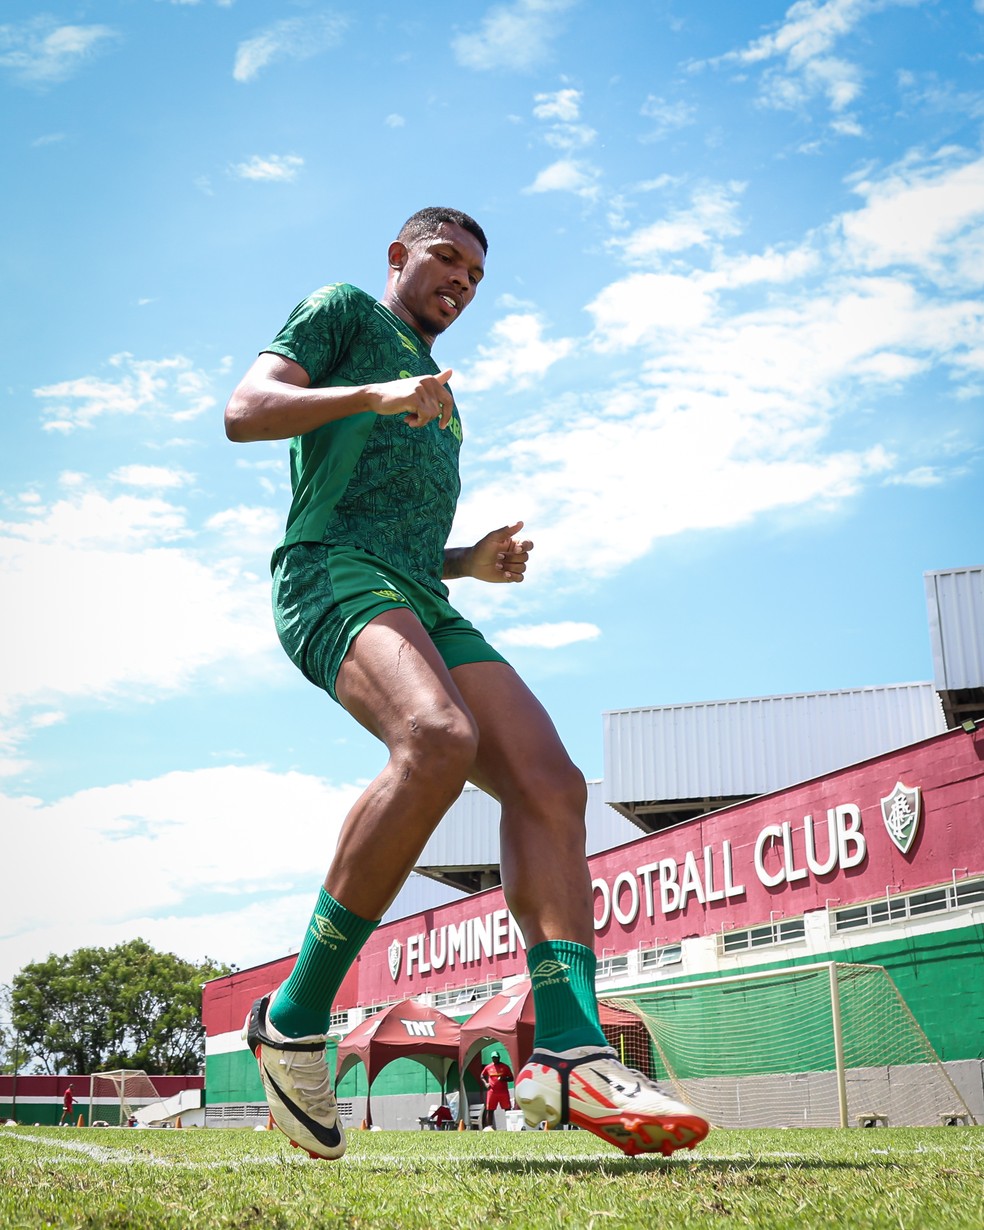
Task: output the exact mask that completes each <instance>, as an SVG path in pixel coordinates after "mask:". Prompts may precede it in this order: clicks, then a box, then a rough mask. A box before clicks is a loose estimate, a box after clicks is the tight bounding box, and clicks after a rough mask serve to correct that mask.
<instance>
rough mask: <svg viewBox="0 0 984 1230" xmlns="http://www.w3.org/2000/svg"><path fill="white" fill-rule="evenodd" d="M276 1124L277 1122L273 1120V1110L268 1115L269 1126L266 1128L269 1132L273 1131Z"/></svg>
mask: <svg viewBox="0 0 984 1230" xmlns="http://www.w3.org/2000/svg"><path fill="white" fill-rule="evenodd" d="M275 1126H276V1124H275V1123H274V1122H273V1111H270V1113H269V1114H268V1115H267V1126H266V1130H267V1131H268V1132H272V1131H273V1129H274V1127H275Z"/></svg>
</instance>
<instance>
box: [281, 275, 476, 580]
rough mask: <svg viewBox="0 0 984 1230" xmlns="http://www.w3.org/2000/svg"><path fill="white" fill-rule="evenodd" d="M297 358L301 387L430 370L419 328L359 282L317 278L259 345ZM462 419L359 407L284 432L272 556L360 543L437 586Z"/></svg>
mask: <svg viewBox="0 0 984 1230" xmlns="http://www.w3.org/2000/svg"><path fill="white" fill-rule="evenodd" d="M265 349H266V350H268V351H271V352H272V353H274V354H280V355H284V356H285V357H286V358H288V359H292V360H293V361H294V362H295V363H299V364H300V366H301V367H303V368H304V370H305V371H306V372H307V374H308V377H309V379H310V382H311V387H312V388H332V387H337V386H358V385H363V384H379V383H383V382H385V381H388V380H397V379H400V378H401V377H405V376H427V375H437V373H438V372H439V371H440V370H441V369H440V368H439V367H438V365H437V364H436V363H435V362H434V360H433V359H432V358H431V354H430V348H429V347H428V345H427V343H426V342H425V341H424V340H423V339H422V338H421V337H420V335H419V334H418V333H417V332H416V331H415V330H414V329H412V328H411V327H410V325H408V324H405V323H404V322H403V321H402V320H401V319H400V318H399V317H398V316H396V315H395V314H394V313H393V312H391V311H390V310H389V308H387V307H385V306H384V305H383V304H381V303H379V302H377V301H376V300H375V299H373V298H372V296H371V295H367V294H366V293H365V291H362V290H359V289H358V288H357V287H355V286H349V285H348V284H346V283H338V284H336V285H333V286H324V287H322V288H321V290H318V291H315V292H314V294H313V295H310V296H309V297H308V298H307V299H305V300H304V302H303V303H300V304H298V306H297V307H296V308H295V309H294V311H293V312H292V313H291V315H290V318H289V319H288V321H287V323H286V324H285V325H284V327H283V328H282V329H281V330H280V332H279V333H278V334H277V336H276V337H275V338H274V340H273V342H272V343H271V344H270V345H269V346H267V347H265ZM460 448H461V420H460V419H459V417H458V412H457V410H455V411H454V412H453V415H452V418H451V421H450V423H449V424H448V426H447V427H446V428H445V429H444V430H443V431H442V430H441V429H440V428H439V427H438V425H437V422H436V421H435V422H431V423H428V424H427V426H426V427H408V426H407V425H406V423H405V422H404V421H403V416H402V415H381V414H373V413H372V412H371V411H368V412H366V413H363V414H353V415H350V416H349V417H348V418H343V419H338V420H337V421H335V422H331V423H325V424H324V425H323V426H322V427H317V428H315V429H314V431H309V432H307V433H306V434H305V435H303V436H295V437H294V439H293V440H291V442H290V481H291V490H292V491H293V500H292V503H291V507H290V513H289V515H288V518H287V531H286V533H285V534H284V537H283V539H282V541H281V543H280V546H279V547H278V549H277V553H276V554H275V555H274V560H275V561H276V559H277V558H278V555H279V552H280V550H281V548H283V547H286V546H289V545H290V544H292V543H297V542H322V543H326V544H328V545H331V546H349V547H359V548H361V549H362V550H364V551H370V552H372V554H373V555H376V556H378V557H379V558H380V559H382V560H385V561H387V562H388V563H392V564H393V565H395V566H397V567H399V568H401V569H402V570H403V571H404V572H407V573H409V575H410V576H412V577H413V578H414V579H415V580H417V581H419V582H420V583H421V584H422V585H426V586H428V587H429V588H431V589H433V590H436V591H437V592H439V593H442V594H447V588H446V587H445V586H444V584H443V583H442V581H441V573H442V571H443V567H444V547H445V545H446V544H447V540H448V535H449V534H450V532H451V522H452V520H453V518H454V510H455V505H456V504H457V500H458V493H459V491H460V490H461V482H460V479H459V477H458V452H459V450H460Z"/></svg>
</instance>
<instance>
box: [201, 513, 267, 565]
mask: <svg viewBox="0 0 984 1230" xmlns="http://www.w3.org/2000/svg"><path fill="white" fill-rule="evenodd" d="M283 523H284V516H283V510H282V509H280V508H267V507H256V506H253V507H247V506H245V505H239V506H238V507H236V508H227V509H225V510H224V511H223V512H220V513H216V514H215V515H214V516H212V517H209V519H208V520H207V521H206V523H205V528H206V529H208V530H211V531H212V532H213V533H215V534H218V535H221V537H222V538H223V539H224V541H225V542H226V543H227V544H228V546H227V551H228V552H229V553H230V554H231V555H236V556H240V557H246V558H250V557H259V558H265V557H267V556H269V554H270V552H271V551H272V549H273V545H274V543H277V542H279V541H280V538H281V537H282V535H283Z"/></svg>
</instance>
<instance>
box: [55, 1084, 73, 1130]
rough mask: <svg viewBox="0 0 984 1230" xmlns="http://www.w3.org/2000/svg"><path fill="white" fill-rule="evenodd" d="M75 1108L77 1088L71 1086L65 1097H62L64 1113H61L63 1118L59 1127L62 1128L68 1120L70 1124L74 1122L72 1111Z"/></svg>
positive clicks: (59, 1121) (59, 1122)
mask: <svg viewBox="0 0 984 1230" xmlns="http://www.w3.org/2000/svg"><path fill="white" fill-rule="evenodd" d="M74 1107H75V1086H74V1085H69V1087H68V1088H67V1089H66V1090H65V1093H64V1096H63V1097H62V1113H61V1118H60V1119H59V1120H58V1126H59V1127H61V1125H62V1124H63V1123H64V1122H65V1120H66V1119H67V1120H68V1122H69V1123H71V1122H72V1111H73V1109H74Z"/></svg>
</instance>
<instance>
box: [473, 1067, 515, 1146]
mask: <svg viewBox="0 0 984 1230" xmlns="http://www.w3.org/2000/svg"><path fill="white" fill-rule="evenodd" d="M480 1079H481V1082H482V1085H483V1087H484V1089H485V1109H484V1110H483V1111H482V1127H483V1128H492V1129H494V1128H495V1112H496V1111H497V1110H498V1109H499V1107H501V1108H502V1109H503V1110H512V1099H511V1098H510V1096H509V1082H510V1081H511V1080H513V1074H512V1069H511V1068H510V1067H509V1065H508V1064H507V1063H500V1062H499V1052H498V1051H493V1052H492V1061H491V1062H490V1063H487V1064H486V1065H485V1067H484V1068H483V1069H482V1072H481V1077H480Z"/></svg>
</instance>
